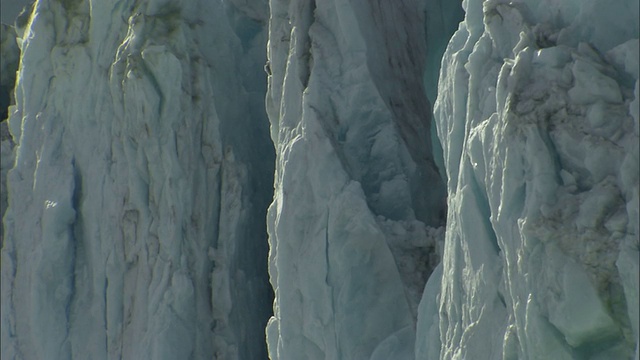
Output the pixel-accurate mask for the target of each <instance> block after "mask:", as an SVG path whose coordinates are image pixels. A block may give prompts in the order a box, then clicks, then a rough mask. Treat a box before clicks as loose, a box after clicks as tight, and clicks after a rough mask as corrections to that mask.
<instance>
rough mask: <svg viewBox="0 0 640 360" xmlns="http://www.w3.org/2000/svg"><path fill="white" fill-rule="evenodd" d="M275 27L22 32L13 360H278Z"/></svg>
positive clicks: (146, 19)
mask: <svg viewBox="0 0 640 360" xmlns="http://www.w3.org/2000/svg"><path fill="white" fill-rule="evenodd" d="M267 13H268V10H267V4H266V3H263V2H253V3H251V4H247V3H245V2H242V1H237V4H236V3H230V2H225V3H222V2H211V1H136V0H127V1H81V0H78V1H38V2H36V4H35V6H34V8H33V11H32V13H30V14H28V15H27V17H26V19H23V20H26V21H18V23H19V24H18V27H17V28H16V29H17V33H16V36H17V38H18V39H17V44H18V45H19V46H20V48H21V57H20V67H19V70H18V74H17V83H16V86H15V106H11V107H10V109H9V113H10V118H9V130H10V132H11V134H12V139H13V140H14V141H15V143H16V147H15V160H14V161H15V162H14V163H13V164H12V166H11V167H12V169H11V170H10V171H9V173H8V175H7V177H8V184H9V185H8V187H9V189H8V203H9V204H8V209H7V210H6V214H5V216H4V220H3V222H4V235H5V236H4V240H3V247H2V260H1V261H2V317H1V324H2V334H1V336H2V337H1V343H2V349H1V350H2V353H1V357H2V358H3V359H71V358H74V359H82V358H92V359H107V358H108V359H116V358H122V359H188V358H193V359H196V358H198V359H199V358H207V357H209V358H210V357H213V356H216V357H217V358H220V359H251V358H256V359H258V358H265V357H266V344H265V343H264V335H263V334H264V326H265V324H266V321H267V319H268V317H269V315H270V314H271V298H272V295H270V293H271V292H272V290H271V289H270V286H269V284H268V277H267V273H266V271H267V252H268V248H267V240H266V236H267V235H266V224H265V222H264V221H260V220H259V219H264V218H265V216H266V215H265V214H266V209H267V205H268V203H269V202H270V200H271V197H272V195H271V193H272V190H271V188H272V186H271V179H272V173H273V170H272V168H273V157H274V150H273V145H272V144H271V142H270V140H269V135H268V134H269V129H268V121H267V119H266V113H265V110H264V93H265V88H266V75H265V74H264V72H263V70H262V65H263V64H264V62H265V54H264V51H263V49H264V47H265V46H266V41H267V33H266V31H265V28H266V27H265V26H263V25H262V24H264V23H266V21H267V19H266V14H267ZM18 20H20V19H18ZM205 20H206V21H205ZM3 74H4V73H3ZM247 142H249V143H250V144H251V146H246V145H244V144H246V143H247ZM4 145H5V143H3V168H4V166H5V165H4V164H5V147H4ZM10 155H13V154H10ZM7 156H9V155H7Z"/></svg>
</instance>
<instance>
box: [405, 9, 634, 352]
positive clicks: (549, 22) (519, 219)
mask: <svg viewBox="0 0 640 360" xmlns="http://www.w3.org/2000/svg"><path fill="white" fill-rule="evenodd" d="M465 11H466V18H465V21H464V22H463V23H462V25H461V27H460V29H459V30H458V31H457V32H456V34H455V35H454V36H453V38H452V39H451V41H450V43H449V47H448V48H447V51H446V53H445V55H444V58H443V61H442V69H441V72H440V82H439V92H438V100H437V102H436V105H435V118H436V121H437V124H438V132H439V137H440V139H441V141H442V143H443V149H444V158H445V164H446V168H447V177H448V192H449V196H448V204H449V208H448V209H449V214H448V222H447V230H446V242H445V250H444V260H443V265H442V266H443V267H442V276H441V278H440V279H437V278H436V277H435V276H434V277H432V278H431V279H430V280H429V283H428V284H427V289H434V291H438V289H439V292H438V293H437V294H433V293H431V292H428V291H425V293H424V296H423V299H422V304H421V307H420V310H419V320H418V333H417V335H416V336H417V347H416V349H417V354H416V358H417V359H470V358H484V359H614V358H615V359H629V358H634V357H635V358H636V359H637V358H638V327H637V324H638V311H637V309H638V282H637V280H638V255H639V254H638V248H639V244H638V238H639V235H640V233H639V231H638V178H639V176H638V96H639V92H638V67H637V64H638V18H637V13H638V3H637V1H620V2H616V3H615V4H614V3H604V2H599V1H587V2H581V3H578V2H574V1H540V2H539V1H521V2H504V1H484V2H483V1H475V0H469V1H466V3H465ZM434 301H435V302H437V305H433V304H434ZM434 346H435V347H439V351H435V350H434Z"/></svg>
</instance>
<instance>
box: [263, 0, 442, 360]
mask: <svg viewBox="0 0 640 360" xmlns="http://www.w3.org/2000/svg"><path fill="white" fill-rule="evenodd" d="M424 10H425V8H424V7H423V5H422V4H421V3H420V2H418V1H401V2H393V4H392V3H386V2H379V3H378V2H366V1H346V0H335V1H334V0H332V1H317V2H315V1H308V0H303V1H280V0H274V1H271V19H270V24H269V29H270V31H269V48H268V57H269V63H268V64H267V66H266V70H267V71H268V72H269V74H270V76H269V87H268V93H267V111H268V114H269V119H270V121H271V136H272V139H273V141H274V143H275V144H276V154H277V161H276V176H275V194H274V201H273V203H272V204H271V207H270V209H269V214H268V227H269V235H270V240H269V241H270V246H271V250H270V256H269V262H270V263H269V264H270V268H269V271H270V276H271V282H272V284H273V287H274V289H275V295H276V300H275V303H274V317H273V318H272V319H271V321H270V323H269V326H268V328H267V337H268V345H269V354H270V356H271V358H272V359H368V358H373V359H387V358H394V359H410V358H413V343H414V334H415V330H414V328H415V314H416V310H417V305H418V300H419V298H420V296H421V293H422V289H423V287H424V284H425V281H426V278H427V277H428V275H429V274H430V272H431V271H432V268H433V267H434V266H435V264H436V263H437V261H438V259H437V256H436V255H435V247H436V239H437V238H438V237H439V236H440V234H441V232H439V231H437V230H435V229H434V228H435V227H438V226H440V225H441V224H442V220H443V219H442V217H443V215H444V192H443V190H444V189H443V185H442V182H441V180H440V179H441V178H440V176H439V174H438V172H437V168H436V167H435V164H434V161H433V157H432V153H431V144H430V130H429V124H430V109H429V104H428V101H427V99H426V96H425V91H424V87H423V84H422V76H423V72H424V63H425V50H426V49H425V34H424V26H425V25H424Z"/></svg>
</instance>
